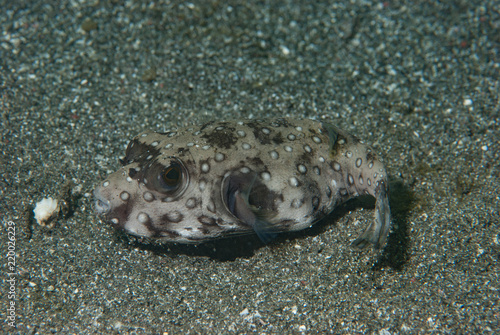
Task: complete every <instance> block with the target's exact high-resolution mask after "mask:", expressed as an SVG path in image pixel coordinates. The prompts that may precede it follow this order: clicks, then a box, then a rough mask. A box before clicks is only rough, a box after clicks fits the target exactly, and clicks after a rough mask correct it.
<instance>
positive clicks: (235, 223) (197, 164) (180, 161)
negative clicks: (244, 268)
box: [94, 118, 390, 248]
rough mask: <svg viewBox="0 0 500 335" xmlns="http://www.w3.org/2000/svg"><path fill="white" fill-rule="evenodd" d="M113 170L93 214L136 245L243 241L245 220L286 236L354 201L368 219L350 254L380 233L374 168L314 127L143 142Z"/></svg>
mask: <svg viewBox="0 0 500 335" xmlns="http://www.w3.org/2000/svg"><path fill="white" fill-rule="evenodd" d="M121 162H122V165H123V166H122V167H121V168H120V169H119V170H118V171H117V172H115V173H113V174H111V175H110V176H109V177H108V178H107V179H106V180H105V181H104V182H103V183H101V184H100V185H99V186H98V187H97V188H96V190H95V192H94V193H95V197H96V209H97V211H98V212H99V213H101V214H104V215H105V217H106V219H107V220H109V221H110V222H111V223H112V224H113V225H114V226H115V227H116V228H118V229H123V230H125V231H127V232H128V233H130V234H133V235H137V236H145V237H152V238H159V239H162V240H165V241H169V242H180V243H192V242H199V241H204V240H207V239H211V238H216V237H219V236H223V235H226V234H231V233H245V232H252V230H254V229H256V228H255V226H252V222H251V220H249V219H248V217H249V216H250V217H254V214H255V217H257V218H258V220H261V221H263V222H265V223H266V225H267V227H268V228H269V229H270V230H271V231H273V232H282V231H296V230H301V229H304V228H307V227H310V226H311V225H312V224H313V223H314V222H316V221H318V220H319V219H321V218H322V217H324V216H325V215H327V214H328V213H330V212H331V211H332V210H333V209H334V208H335V207H336V206H338V205H339V204H340V203H342V202H344V201H346V200H348V199H350V198H353V197H355V196H358V195H361V194H370V195H372V196H374V197H375V198H376V199H377V200H376V201H377V203H376V209H375V212H376V213H375V220H374V222H373V223H372V224H371V225H370V227H368V229H367V230H366V231H365V233H363V235H362V236H361V237H360V238H358V239H357V240H356V241H354V244H355V245H357V246H359V247H364V246H365V245H367V244H368V242H370V243H372V244H373V245H374V246H375V247H377V248H378V247H380V246H382V245H383V244H384V242H385V239H386V236H387V234H388V231H389V227H390V210H389V205H388V200H387V179H386V171H385V169H384V167H383V165H382V164H381V162H380V161H379V160H378V159H377V158H376V156H375V154H374V153H373V152H372V150H371V149H370V148H369V147H368V146H366V145H364V144H362V143H361V142H360V141H359V140H358V139H357V138H356V137H354V136H352V135H349V134H347V133H345V132H344V131H342V130H340V129H338V128H336V127H334V126H332V125H330V124H327V123H323V122H317V121H312V120H296V119H286V118H280V119H271V120H246V121H228V122H209V123H207V124H204V125H202V126H198V127H189V128H183V129H178V130H176V131H171V132H165V133H155V132H146V133H143V134H141V135H139V136H137V137H136V138H134V139H133V140H132V141H131V142H130V144H129V146H128V148H127V151H126V156H125V158H124V159H123V160H122V161H121ZM169 167H170V168H169ZM171 167H174V168H173V169H172V168H171ZM168 171H170V172H171V173H172V171H173V174H171V175H168ZM166 175H167V178H165V176H166ZM172 180H173V181H172ZM166 181H167V182H166ZM168 183H170V184H175V185H173V186H172V185H168ZM245 192H247V196H248V199H247V201H246V202H245V201H243V200H241V199H243V198H244V196H241V194H244V193H245ZM238 206H239V207H238ZM240 207H241V208H242V209H241V210H238V208H240ZM245 213H250V215H246V214H245Z"/></svg>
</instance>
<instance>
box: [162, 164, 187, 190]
mask: <svg viewBox="0 0 500 335" xmlns="http://www.w3.org/2000/svg"><path fill="white" fill-rule="evenodd" d="M161 177H162V180H163V181H164V182H165V184H166V185H167V186H168V187H171V188H175V187H176V186H177V185H179V183H180V181H181V177H182V172H181V168H180V166H178V165H177V164H172V165H170V166H168V167H166V168H165V170H163V173H162V175H161Z"/></svg>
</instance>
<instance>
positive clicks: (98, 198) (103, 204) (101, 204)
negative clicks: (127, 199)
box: [94, 188, 111, 214]
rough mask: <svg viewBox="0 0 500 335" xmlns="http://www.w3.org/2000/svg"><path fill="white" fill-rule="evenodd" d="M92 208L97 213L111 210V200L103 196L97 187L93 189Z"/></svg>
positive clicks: (105, 212)
mask: <svg viewBox="0 0 500 335" xmlns="http://www.w3.org/2000/svg"><path fill="white" fill-rule="evenodd" d="M94 198H95V202H94V209H95V211H96V212H97V213H98V214H108V213H109V212H110V211H111V202H110V201H109V200H108V199H106V198H104V197H103V196H102V194H101V192H100V190H99V189H98V188H96V189H95V190H94Z"/></svg>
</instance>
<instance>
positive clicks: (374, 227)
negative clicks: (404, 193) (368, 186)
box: [352, 183, 391, 249]
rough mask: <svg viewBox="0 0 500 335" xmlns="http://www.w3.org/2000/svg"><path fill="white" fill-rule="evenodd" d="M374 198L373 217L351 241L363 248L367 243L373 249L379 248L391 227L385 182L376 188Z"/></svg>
mask: <svg viewBox="0 0 500 335" xmlns="http://www.w3.org/2000/svg"><path fill="white" fill-rule="evenodd" d="M375 199H376V200H375V201H376V202H375V219H374V220H373V222H372V223H371V224H370V226H368V228H366V230H365V231H364V232H363V233H362V234H361V236H359V237H358V238H357V239H356V240H354V242H352V245H353V246H355V247H357V248H365V247H366V246H367V245H368V244H372V245H373V247H374V248H375V249H380V248H381V247H382V246H383V245H384V244H385V241H386V240H387V235H388V234H389V230H390V228H391V209H390V207H389V196H388V191H387V185H386V183H383V184H381V185H380V187H379V188H378V189H377V191H376V192H375Z"/></svg>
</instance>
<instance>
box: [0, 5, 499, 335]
mask: <svg viewBox="0 0 500 335" xmlns="http://www.w3.org/2000/svg"><path fill="white" fill-rule="evenodd" d="M16 3H18V4H14V1H5V0H4V1H2V4H1V5H0V13H1V14H0V27H1V28H0V29H1V34H0V111H1V115H0V117H1V131H2V141H1V142H0V149H1V152H2V154H1V156H0V158H1V170H2V171H1V178H0V183H1V186H2V187H1V190H0V192H1V199H2V201H1V202H0V204H1V213H2V220H3V221H2V222H3V228H4V229H3V233H2V235H1V238H0V250H1V252H2V255H7V253H8V243H7V242H8V238H9V235H8V234H7V232H8V230H7V228H8V224H9V222H13V224H15V227H16V236H15V237H16V240H15V242H16V245H15V253H16V262H17V264H16V266H17V268H16V271H17V272H18V274H17V275H16V276H11V275H9V274H8V273H9V272H11V271H10V270H9V268H8V259H7V256H4V261H2V263H1V265H2V270H1V273H2V275H1V277H2V285H3V286H2V294H1V299H0V301H1V306H0V307H1V309H0V318H1V319H2V320H6V314H7V307H8V306H9V305H8V304H10V303H11V302H12V301H14V300H13V299H9V297H8V294H7V293H8V290H9V288H10V285H9V283H8V282H7V280H8V279H9V278H11V277H14V278H15V279H16V281H15V283H14V286H15V289H16V291H15V292H16V297H15V315H16V318H15V325H16V326H17V329H14V328H11V327H10V326H9V324H8V323H7V322H3V323H2V324H1V329H0V331H2V330H3V331H10V332H17V333H20V334H52V333H58V334H67V333H76V334H104V333H106V334H113V333H124V334H127V333H129V334H143V333H156V334H161V333H165V334H178V333H182V334H198V333H239V334H242V333H251V332H256V333H261V334H276V333H296V334H298V333H307V334H314V333H319V332H320V333H337V334H338V333H345V334H357V333H369V334H383V335H386V334H431V333H432V334H462V333H471V334H472V333H476V334H479V333H482V334H490V333H491V334H493V333H498V332H500V326H499V318H500V298H499V296H500V293H499V290H500V280H499V273H500V269H499V263H500V241H499V240H500V235H499V231H500V229H499V226H500V223H499V221H500V214H499V204H498V202H499V193H500V192H499V190H500V167H499V162H500V145H499V139H500V131H499V128H500V127H499V122H500V119H499V115H500V107H499V106H500V104H499V91H500V82H499V77H500V59H499V57H500V56H499V52H500V50H499V45H500V13H499V7H500V6H499V3H498V1H460V0H459V1H441V2H437V1H418V2H413V1H407V2H396V1H386V2H383V1H375V2H371V1H357V0H354V1H349V2H348V1H341V2H339V3H337V4H331V3H330V2H329V1H324V2H323V3H317V4H304V5H301V4H292V3H291V2H288V1H276V2H273V1H265V2H258V3H256V4H250V3H248V2H246V1H229V2H227V1H193V2H190V3H187V2H180V3H170V2H168V1H162V2H152V1H126V2H121V1H89V2H79V1H72V2H68V4H67V5H65V6H64V5H63V6H61V5H56V2H46V1H26V2H24V3H20V2H18V1H16ZM304 3H307V2H305V1H304ZM415 3H418V4H415ZM282 115H287V116H292V117H310V118H316V119H323V118H325V119H328V120H330V121H331V122H332V123H334V124H336V125H338V126H339V127H341V128H344V129H345V130H348V131H349V132H351V133H353V134H355V135H357V136H358V137H360V138H361V139H363V140H364V141H366V142H367V143H370V144H372V145H373V147H374V148H375V150H376V151H377V152H379V153H380V154H381V156H382V157H383V158H384V162H385V164H386V167H387V169H388V171H389V172H390V175H391V180H392V181H391V206H392V210H393V216H394V224H395V229H394V232H393V233H392V234H391V236H390V238H389V244H388V246H387V248H386V249H385V250H384V251H383V252H374V251H373V250H368V249H367V250H363V251H357V250H353V249H352V248H351V247H350V246H349V244H350V242H351V241H352V240H354V238H355V237H356V236H357V235H358V234H359V233H360V232H361V231H362V230H363V228H364V227H365V226H366V225H367V224H369V223H370V222H371V220H372V213H373V210H372V209H371V208H370V206H369V204H368V205H364V204H363V203H360V202H352V203H348V204H347V205H345V206H343V207H341V208H339V210H337V211H335V212H334V213H333V214H332V215H331V216H330V217H329V218H328V219H327V220H325V221H324V222H322V223H320V224H318V225H317V226H315V227H314V228H313V229H310V230H308V231H304V232H301V233H297V234H287V235H283V236H280V237H279V238H278V239H277V240H276V241H274V242H273V243H271V244H269V245H262V244H261V243H260V242H259V241H258V239H257V238H256V237H255V236H247V237H241V238H235V239H225V240H219V241H215V242H210V243H207V244H204V245H201V246H198V247H195V246H173V245H170V246H164V247H162V246H155V245H145V244H141V243H140V242H138V241H136V240H133V239H129V238H127V237H124V236H123V235H120V234H117V233H115V232H114V231H113V230H112V228H111V227H110V226H108V225H106V224H104V223H103V222H101V221H100V219H99V218H97V217H96V216H95V214H94V212H93V200H92V196H91V192H92V189H93V187H94V185H96V184H97V183H99V182H100V181H102V180H103V179H104V177H105V176H106V174H107V173H110V172H112V171H114V170H115V169H116V168H117V167H118V158H119V157H120V156H121V155H123V153H124V149H125V146H126V144H127V143H128V141H129V140H130V139H131V138H132V137H133V136H135V135H136V134H138V133H140V132H141V131H143V130H145V129H155V130H165V129H169V128H172V127H175V126H184V125H188V124H197V123H202V122H206V121H208V120H213V119H217V120H224V119H241V118H257V117H275V116H282ZM68 183H69V184H68ZM68 185H69V186H68ZM68 192H69V193H70V195H69V196H68V195H67V193H68ZM71 192H73V195H71ZM65 194H66V196H65ZM78 195H81V197H78ZM45 197H55V198H59V199H61V198H66V199H68V200H71V201H72V203H71V205H72V206H71V208H70V209H72V210H73V211H74V212H73V213H71V212H70V213H68V212H66V214H67V215H66V217H62V218H59V219H58V220H57V221H56V222H55V227H54V228H53V229H47V228H42V227H40V226H39V225H38V224H37V223H35V222H34V221H33V220H32V218H31V217H30V215H28V214H29V213H30V212H31V210H32V209H33V207H34V204H35V203H36V202H38V201H40V200H41V199H43V198H45Z"/></svg>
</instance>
